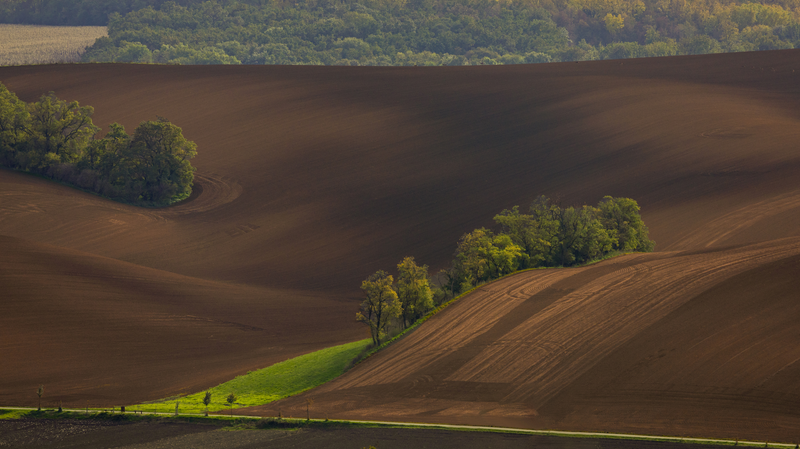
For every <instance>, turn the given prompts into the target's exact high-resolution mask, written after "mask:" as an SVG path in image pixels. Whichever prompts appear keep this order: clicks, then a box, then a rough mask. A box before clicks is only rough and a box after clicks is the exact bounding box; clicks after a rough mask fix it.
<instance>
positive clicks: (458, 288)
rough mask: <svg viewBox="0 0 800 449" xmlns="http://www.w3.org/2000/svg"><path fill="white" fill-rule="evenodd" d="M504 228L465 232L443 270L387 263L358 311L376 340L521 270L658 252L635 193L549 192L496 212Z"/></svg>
mask: <svg viewBox="0 0 800 449" xmlns="http://www.w3.org/2000/svg"><path fill="white" fill-rule="evenodd" d="M494 221H495V223H496V224H497V225H498V227H499V229H498V230H496V231H492V230H490V229H486V228H479V229H475V230H473V231H472V232H469V233H466V234H464V235H463V236H462V237H461V239H459V241H458V244H457V247H456V251H455V253H454V260H453V262H452V264H451V266H450V267H449V268H446V269H443V270H441V271H440V272H439V274H438V275H437V277H438V282H434V280H433V279H431V278H430V277H429V276H428V266H427V265H422V266H419V265H417V264H416V262H415V260H414V258H413V257H406V258H405V259H403V261H402V262H400V263H399V264H398V265H397V272H398V277H397V282H396V283H395V282H394V278H393V277H392V275H390V274H389V273H387V272H386V271H383V270H380V271H378V272H376V273H374V274H373V275H371V276H369V277H368V278H367V279H366V280H364V281H363V282H362V284H361V289H362V290H363V291H364V293H365V296H366V299H365V300H364V301H363V302H362V303H361V307H360V310H359V312H358V313H357V314H356V319H357V320H358V321H361V322H364V323H366V324H368V325H369V327H370V331H371V335H372V341H373V344H375V345H377V344H380V342H381V340H383V339H384V337H385V336H386V335H387V333H388V332H389V330H390V329H391V328H392V327H397V328H402V329H405V328H407V327H408V326H409V325H410V324H412V323H414V322H415V321H416V320H418V319H420V318H422V317H423V316H425V315H426V314H427V313H428V312H429V311H431V310H432V309H433V308H434V307H435V306H436V305H439V304H441V303H443V302H444V301H445V300H446V299H448V298H453V297H455V296H457V295H458V294H460V293H462V292H465V291H468V290H470V289H472V288H474V287H475V286H477V285H480V284H482V283H484V282H487V281H490V280H492V279H497V278H499V277H502V276H504V275H506V274H510V273H513V272H514V271H517V270H521V269H527V268H538V267H571V266H575V265H580V264H584V263H587V262H589V261H592V260H598V259H601V258H603V257H607V256H609V255H612V254H621V253H627V252H633V251H641V252H649V251H653V249H654V247H655V242H653V240H651V239H650V237H649V231H648V229H647V226H645V224H644V221H642V217H641V215H640V213H639V205H638V204H637V203H636V201H635V200H632V199H630V198H614V197H611V196H606V197H604V198H603V199H602V200H600V202H599V203H598V205H597V206H596V207H593V206H580V207H572V206H571V207H561V206H559V205H558V204H555V203H554V202H553V201H551V200H550V199H548V198H547V197H545V196H541V197H539V198H538V199H536V200H535V201H534V202H533V203H532V204H531V206H530V208H529V210H528V212H527V213H524V212H521V211H520V209H519V207H518V206H514V207H513V208H511V209H506V210H503V211H502V212H500V213H499V214H497V215H496V216H495V217H494Z"/></svg>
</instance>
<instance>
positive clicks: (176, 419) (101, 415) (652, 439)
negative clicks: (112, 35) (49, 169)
mask: <svg viewBox="0 0 800 449" xmlns="http://www.w3.org/2000/svg"><path fill="white" fill-rule="evenodd" d="M312 407H313V406H312ZM14 419H42V420H80V421H113V422H167V423H173V424H207V425H214V426H219V427H220V428H227V429H229V430H252V429H284V430H299V429H303V428H311V429H313V428H316V429H327V430H333V431H335V430H336V429H346V428H378V429H380V428H383V429H391V428H394V429H422V430H431V431H433V430H447V431H456V432H475V433H499V434H516V435H537V436H551V437H558V438H575V439H602V440H627V441H642V442H648V443H673V444H676V445H677V444H700V445H707V446H709V447H718V446H742V447H772V448H793V447H796V445H795V444H792V443H780V442H769V441H751V440H729V439H715V438H691V437H671V436H662V435H645V434H633V433H631V434H628V433H606V432H573V431H561V430H533V429H520V428H513V427H491V426H469V425H451V424H430V423H407V422H389V421H363V420H343V419H318V418H311V419H304V418H262V417H256V416H247V415H232V416H231V415H227V414H221V415H210V416H203V415H200V414H190V413H180V414H178V415H175V414H174V413H166V412H159V413H146V414H137V413H136V412H132V411H129V412H126V413H120V412H110V413H109V412H107V411H100V412H98V411H96V410H91V413H89V412H88V411H82V410H79V409H64V410H63V411H62V412H58V411H56V410H50V409H43V410H41V411H37V410H36V409H32V408H25V409H23V408H15V409H8V408H0V420H14ZM677 447H680V446H677Z"/></svg>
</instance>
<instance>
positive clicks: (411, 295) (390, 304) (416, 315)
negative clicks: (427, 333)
mask: <svg viewBox="0 0 800 449" xmlns="http://www.w3.org/2000/svg"><path fill="white" fill-rule="evenodd" d="M397 271H398V276H397V283H396V284H395V283H394V278H393V277H392V275H390V274H389V273H387V272H385V271H383V270H380V271H377V272H376V273H375V274H373V275H371V276H370V277H368V278H367V279H366V280H364V282H362V283H361V289H362V290H364V294H365V296H366V299H365V300H364V302H363V303H362V304H361V310H359V312H358V313H357V314H356V320H357V321H361V322H364V323H366V324H368V325H369V327H370V332H371V335H372V343H373V344H374V345H378V344H380V342H381V340H382V339H383V338H384V337H385V336H386V333H387V331H388V329H389V328H390V326H391V325H393V324H394V323H395V322H398V324H400V325H401V326H402V327H403V329H405V328H407V327H408V326H409V325H410V324H412V323H414V322H415V321H417V320H418V319H420V318H422V317H423V316H425V314H426V313H428V312H429V311H430V310H431V309H433V307H434V290H433V289H432V288H431V282H430V279H429V278H428V266H427V265H422V266H420V265H417V264H416V262H415V261H414V258H413V257H406V258H405V259H403V261H402V262H400V263H399V264H397Z"/></svg>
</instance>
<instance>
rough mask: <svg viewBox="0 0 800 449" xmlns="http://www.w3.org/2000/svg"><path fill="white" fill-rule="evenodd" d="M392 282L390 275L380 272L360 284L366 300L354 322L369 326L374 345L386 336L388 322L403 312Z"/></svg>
mask: <svg viewBox="0 0 800 449" xmlns="http://www.w3.org/2000/svg"><path fill="white" fill-rule="evenodd" d="M393 281H394V279H393V278H392V276H391V275H390V274H388V273H387V272H385V271H383V270H380V271H377V272H375V274H373V275H372V276H370V277H368V278H367V279H366V280H365V281H364V282H362V283H361V289H362V290H364V293H366V295H367V299H365V300H364V302H362V303H361V310H360V311H359V312H358V313H357V314H356V320H357V321H363V322H364V323H367V324H368V325H369V329H370V332H371V334H372V343H373V344H374V345H378V344H380V342H381V338H382V337H383V336H384V335H386V328H387V327H388V326H389V322H390V321H391V320H392V319H393V318H397V317H399V316H400V314H401V313H402V312H403V309H402V307H401V306H400V302H399V301H398V300H397V293H395V291H394V290H393V289H392V282H393Z"/></svg>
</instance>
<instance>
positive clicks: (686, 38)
mask: <svg viewBox="0 0 800 449" xmlns="http://www.w3.org/2000/svg"><path fill="white" fill-rule="evenodd" d="M84 1H87V2H88V1H90V0H84ZM95 1H99V0H95ZM120 1H121V0H120ZM112 3H113V2H112ZM134 3H135V4H136V5H142V4H148V5H151V6H147V7H145V8H143V9H138V10H130V11H129V12H126V13H123V14H120V13H112V14H111V16H110V18H109V21H108V30H109V36H108V37H104V38H100V39H98V40H97V42H96V43H95V44H94V45H92V46H91V47H89V49H88V51H87V52H86V53H85V54H84V56H83V58H84V61H87V62H111V61H116V62H142V63H150V62H153V63H172V64H317V65H475V64H489V65H493V64H521V63H539V62H551V61H579V60H592V59H620V58H635V57H650V56H671V55H679V54H704V53H719V52H736V51H751V50H770V49H787V48H794V47H795V46H797V45H800V21H798V18H799V17H800V7H798V6H797V5H795V4H794V3H791V2H788V0H786V1H782V0H781V1H771V2H770V3H769V4H766V3H751V2H745V1H743V0H734V1H726V2H723V3H720V2H719V1H718V0H699V1H697V2H685V1H682V0H523V1H514V2H512V1H506V0H501V1H495V0H491V1H490V0H447V1H445V0H359V1H358V2H356V1H355V0H344V1H336V2H333V1H328V0H306V1H305V2H300V3H288V4H287V3H286V2H280V1H278V0H238V1H237V0H209V1H203V2H201V1H197V0H195V1H190V0H184V1H181V2H163V1H161V0H158V1H156V0H149V1H144V0H141V1H139V2H133V3H131V4H132V5H133V4H134ZM123 10H124V8H123Z"/></svg>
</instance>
